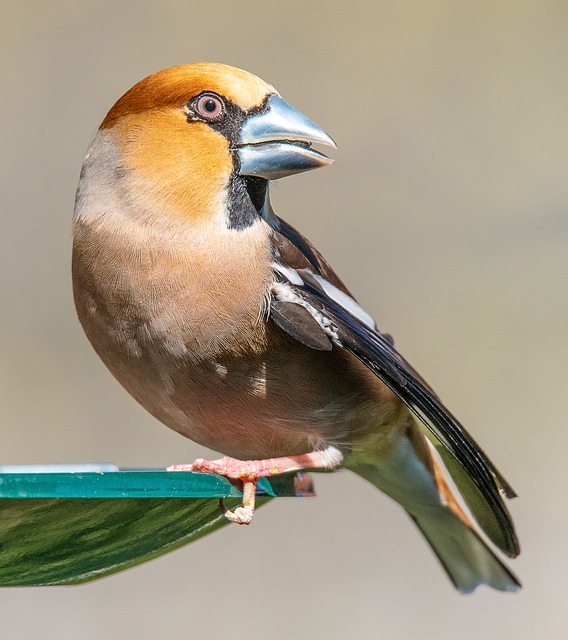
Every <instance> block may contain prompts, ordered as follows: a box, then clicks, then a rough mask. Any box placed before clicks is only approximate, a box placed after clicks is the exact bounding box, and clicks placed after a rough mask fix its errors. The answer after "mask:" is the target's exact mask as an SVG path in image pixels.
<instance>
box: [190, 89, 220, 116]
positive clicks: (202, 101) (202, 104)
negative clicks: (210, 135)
mask: <svg viewBox="0 0 568 640" xmlns="http://www.w3.org/2000/svg"><path fill="white" fill-rule="evenodd" d="M194 109H195V111H196V112H197V113H198V114H199V115H200V116H201V117H202V118H204V119H205V120H210V121H213V122H214V121H216V120H219V119H220V118H222V117H223V116H224V115H225V105H224V103H223V101H222V100H221V98H220V97H219V96H217V95H215V94H214V93H204V94H203V95H201V96H199V98H197V100H196V101H195V106H194Z"/></svg>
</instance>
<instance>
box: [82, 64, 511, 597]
mask: <svg viewBox="0 0 568 640" xmlns="http://www.w3.org/2000/svg"><path fill="white" fill-rule="evenodd" d="M314 143H315V144H320V145H328V146H332V147H334V146H335V144H334V142H333V140H332V139H331V138H330V137H329V136H328V135H327V134H326V133H325V132H324V131H323V130H322V129H320V127H318V126H317V125H316V124H315V123H314V122H312V121H311V120H310V119H308V118H307V117H306V116H304V115H303V114H301V113H300V112H299V111H297V110H296V109H294V108H293V107H291V106H290V105H289V104H288V103H287V102H285V101H284V100H283V99H282V98H281V97H280V95H279V94H278V92H277V91H276V90H275V89H274V88H273V87H271V86H270V85H268V84H266V83H265V82H263V81H262V80H260V79H259V78H257V77H256V76H254V75H251V74H249V73H247V72H245V71H241V70H239V69H235V68H233V67H228V66H225V65H222V64H212V63H199V64H188V65H182V66H178V67H173V68H171V69H166V70H165V71H160V72H159V73H156V74H154V75H152V76H150V77H148V78H146V79H145V80H142V81H141V82H139V83H138V84H136V85H135V86H134V87H133V88H132V89H130V91H128V92H127V93H126V94H125V95H123V96H122V98H120V100H118V102H117V103H116V104H115V105H114V106H113V107H112V109H111V110H110V111H109V112H108V114H107V116H106V117H105V119H104V120H103V122H102V124H101V126H100V128H99V130H98V132H97V133H96V135H95V137H94V139H93V141H92V143H91V146H90V148H89V150H88V152H87V156H86V158H85V162H84V164H83V169H82V172H81V179H80V183H79V187H78V191H77V200H76V206H75V215H74V238H73V286H74V297H75V304H76V307H77V312H78V315H79V319H80V321H81V323H82V325H83V328H84V330H85V333H86V334H87V336H88V338H89V340H90V342H91V344H92V345H93V347H94V349H95V351H96V352H97V353H98V354H99V356H100V357H101V359H102V360H103V362H104V363H105V365H106V366H107V367H108V368H109V369H110V371H111V372H112V374H113V375H114V376H115V377H116V379H117V380H118V381H119V382H120V384H121V385H122V386H123V387H124V388H125V389H126V390H127V391H128V392H129V393H130V394H131V395H132V396H133V397H134V398H135V399H136V400H137V401H138V402H139V403H140V404H141V405H142V406H143V407H145V408H146V409H147V410H148V411H149V412H150V413H151V414H152V415H153V416H154V417H156V418H157V419H158V420H160V421H161V422H163V423H164V424H165V425H167V426H168V427H170V428H171V429H174V430H175V431H177V432H178V433H180V434H182V435H184V436H186V437H187V438H190V439H191V440H194V441H195V442H197V443H199V444H201V445H203V446H205V447H209V448H211V449H215V450H217V451H219V452H222V453H223V454H224V455H225V456H230V457H223V458H220V459H218V460H214V461H205V460H201V459H200V460H196V461H195V462H194V463H193V464H192V465H174V466H173V467H171V469H174V470H190V471H194V472H209V473H218V474H221V475H224V476H226V477H228V478H231V479H237V480H240V481H242V483H243V505H242V506H241V507H239V508H237V509H235V511H234V512H231V511H228V510H227V511H226V515H227V517H228V518H229V519H231V520H233V521H235V522H239V523H241V524H242V523H249V522H250V520H251V518H252V514H253V510H254V496H255V483H256V481H257V480H258V478H260V477H262V476H269V475H274V474H279V473H285V472H291V471H296V470H302V469H318V468H319V469H336V468H339V467H345V468H347V469H350V470H351V471H353V472H355V473H356V474H358V475H359V476H361V477H363V478H365V479H366V480H368V481H369V482H371V483H372V484H374V485H375V486H376V487H378V488H379V489H380V490H381V491H383V492H384V493H386V494H387V495H388V496H390V497H391V498H393V499H394V500H396V502H398V503H399V504H400V505H402V507H403V508H404V509H405V510H406V511H407V512H408V514H409V515H410V517H411V518H412V520H413V521H414V522H415V523H416V525H417V526H418V528H419V529H420V530H421V531H422V533H423V534H424V536H425V537H426V539H427V540H428V542H429V543H430V545H431V546H432V548H433V550H434V552H435V553H436V555H437V556H438V558H439V560H440V562H441V563H442V565H443V567H444V569H445V570H446V572H447V573H448V575H449V577H450V579H451V580H452V582H453V583H454V585H455V586H456V587H457V588H458V589H459V590H460V591H461V592H463V593H470V592H472V591H473V590H474V589H475V588H476V587H477V586H479V585H482V584H486V585H489V586H490V587H493V588H494V589H498V590H501V591H517V590H518V589H519V588H520V584H519V582H518V580H517V578H516V577H515V576H514V575H513V574H512V573H511V571H510V570H509V569H508V568H507V567H506V566H505V565H504V564H503V563H502V562H501V560H500V559H499V558H498V557H497V556H496V555H495V554H494V553H493V552H492V551H491V550H490V549H489V547H488V545H487V544H486V543H485V542H484V541H483V540H482V539H481V538H480V536H479V535H478V534H477V533H476V531H475V529H474V526H473V524H472V520H471V519H470V516H468V515H466V513H465V512H464V510H463V509H462V507H461V506H460V504H459V503H458V501H457V500H456V498H455V497H454V494H453V493H452V491H451V490H450V488H449V486H448V484H447V482H446V480H445V479H444V476H445V473H446V469H447V471H448V472H449V473H450V474H451V476H452V479H453V481H454V482H455V485H456V486H457V487H458V489H459V491H460V493H461V494H462V496H463V498H464V500H465V503H466V504H467V506H468V507H469V510H470V512H471V514H472V516H473V517H474V518H475V520H476V521H477V523H478V524H479V526H480V528H481V529H482V530H483V532H484V533H485V534H486V536H487V538H489V540H490V541H491V542H493V543H494V544H495V545H496V546H497V547H499V549H501V550H502V551H503V552H504V553H505V554H507V555H508V556H511V557H514V556H516V555H517V554H518V553H519V545H518V541H517V537H516V534H515V530H514V526H513V523H512V521H511V518H510V516H509V513H508V511H507V508H506V506H505V504H504V500H503V497H502V496H506V497H508V498H511V497H513V496H514V495H515V493H514V492H513V490H512V488H511V487H510V486H509V484H508V483H507V482H506V480H505V479H504V478H503V476H502V475H501V474H500V473H499V471H498V470H497V469H496V468H495V466H494V464H493V463H492V462H491V460H490V459H489V458H488V457H487V456H486V455H485V453H484V452H483V451H482V450H481V449H480V447H479V446H478V445H477V443H476V442H475V441H474V440H473V438H472V437H471V436H470V435H469V434H468V432H467V431H466V430H465V429H464V427H463V426H462V425H461V424H460V423H459V422H458V420H457V419H456V418H455V417H454V416H453V415H452V414H451V413H450V412H449V411H448V409H446V407H445V406H444V405H443V404H442V402H441V401H440V399H439V398H438V396H437V395H436V394H435V393H434V391H432V389H431V388H430V387H429V386H428V384H427V383H426V382H425V381H424V379H423V378H421V377H420V375H419V374H418V373H417V372H416V371H415V370H414V369H413V368H412V366H411V365H410V364H409V363H408V362H407V361H406V360H405V359H404V358H403V357H402V356H401V355H400V354H399V352H398V351H397V350H396V349H395V347H394V345H393V341H392V339H391V337H390V336H389V335H388V334H384V333H381V332H380V331H379V330H378V329H377V326H376V324H375V322H374V321H373V319H372V318H371V317H370V316H369V314H368V313H367V312H366V311H364V310H363V309H362V308H361V307H360V306H359V304H358V303H357V302H356V301H355V300H354V299H353V297H352V296H351V295H350V293H349V291H348V290H347V289H346V287H345V285H344V284H343V283H342V282H341V280H340V279H339V278H338V277H337V275H336V274H335V273H334V272H333V270H332V269H331V267H330V266H329V264H328V263H327V262H326V261H325V259H324V258H323V257H322V255H321V254H320V253H319V252H318V251H317V249H316V248H315V247H314V246H313V245H312V244H311V243H310V242H309V241H308V240H307V239H306V238H304V237H303V236H302V235H301V234H300V233H299V232H298V231H296V230H295V229H294V228H293V227H291V226H290V225H289V224H288V223H287V222H285V221H284V220H282V219H281V218H279V217H278V216H277V215H276V214H275V213H274V211H273V209H272V207H271V205H270V200H269V184H270V181H271V180H277V179H278V178H282V177H284V176H289V175H292V174H294V173H300V172H302V171H308V170H310V169H315V168H318V167H324V166H326V165H328V164H330V162H331V160H330V159H329V158H327V157H326V156H325V155H323V154H322V153H320V152H319V151H316V150H315V149H314V148H312V144H314ZM434 446H435V447H436V449H437V451H438V453H435V450H434ZM441 462H443V464H444V466H443V467H442V464H441Z"/></svg>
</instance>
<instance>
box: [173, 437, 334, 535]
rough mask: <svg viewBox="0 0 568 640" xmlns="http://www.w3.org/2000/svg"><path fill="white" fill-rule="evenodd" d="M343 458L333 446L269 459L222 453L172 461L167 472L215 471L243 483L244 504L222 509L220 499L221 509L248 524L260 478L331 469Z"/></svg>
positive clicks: (238, 521)
mask: <svg viewBox="0 0 568 640" xmlns="http://www.w3.org/2000/svg"><path fill="white" fill-rule="evenodd" d="M342 460H343V454H342V453H341V452H340V451H339V450H338V449H336V448H335V447H327V448H326V449H321V450H318V451H312V452H311V453H305V454H302V455H299V456H287V457H282V458H268V459H266V460H237V458H229V457H228V456H224V457H223V458H218V459H217V460H203V458H198V459H197V460H196V461H195V462H193V463H192V464H172V465H171V466H169V467H168V468H167V470H168V471H191V472H193V473H216V474H217V475H220V476H223V477H225V478H229V479H230V480H241V481H242V483H243V504H242V506H240V507H237V508H236V509H235V511H230V510H229V509H226V508H225V505H224V504H223V501H221V510H222V511H223V513H224V514H225V517H226V518H227V519H228V520H230V521H231V522H235V523H237V524H250V523H251V521H252V518H253V515H254V506H255V497H256V483H257V481H258V479H259V478H266V477H268V476H275V475H278V474H281V473H289V472H291V471H301V470H303V469H334V468H335V467H338V466H339V465H340V464H341V462H342Z"/></svg>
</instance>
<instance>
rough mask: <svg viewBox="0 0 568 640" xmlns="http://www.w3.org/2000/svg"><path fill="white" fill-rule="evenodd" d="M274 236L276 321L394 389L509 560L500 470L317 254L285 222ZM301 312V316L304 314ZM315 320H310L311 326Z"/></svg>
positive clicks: (509, 529)
mask: <svg viewBox="0 0 568 640" xmlns="http://www.w3.org/2000/svg"><path fill="white" fill-rule="evenodd" d="M279 223H280V224H279V227H278V230H277V231H275V233H274V247H275V255H274V269H275V272H276V273H277V280H278V282H277V283H276V284H275V286H274V291H273V296H272V303H271V315H270V319H271V320H272V321H273V322H274V323H275V324H276V325H277V326H279V327H280V328H281V329H282V330H283V331H286V332H287V333H288V334H290V335H291V336H292V337H294V338H295V339H297V340H299V341H300V342H302V343H303V344H306V345H308V346H310V347H312V348H314V349H324V350H326V349H329V348H330V347H331V345H333V346H336V347H339V348H343V349H346V350H347V351H349V352H350V353H352V354H353V355H354V356H355V357H356V358H358V359H359V360H360V361H361V362H363V363H364V364H365V365H366V366H367V367H368V368H369V369H370V370H371V371H372V372H373V373H374V374H375V375H376V376H377V377H378V378H380V379H381V380H382V381H383V382H384V383H385V384H386V385H388V386H389V387H390V388H391V389H392V390H393V391H394V392H395V393H396V394H397V395H398V396H399V397H400V398H401V399H402V400H403V401H404V402H405V403H406V405H407V406H408V407H409V409H410V410H411V411H412V412H413V413H414V414H415V415H416V416H417V417H418V418H419V420H420V421H421V423H422V424H423V425H424V426H425V427H426V428H427V432H426V433H427V435H429V437H430V438H431V439H432V440H433V441H434V442H435V444H437V445H438V447H437V448H438V450H439V451H440V454H441V456H442V458H443V460H444V462H445V463H446V466H447V467H448V470H449V471H450V473H451V474H452V477H453V478H454V480H455V481H456V484H457V485H458V487H459V488H460V490H461V492H462V494H463V495H464V497H465V499H466V501H467V502H468V505H469V506H470V508H471V510H472V512H473V514H474V515H475V517H476V519H477V520H478V522H479V524H480V525H481V527H482V528H483V529H484V531H485V532H486V533H487V535H488V536H489V537H490V538H491V540H493V542H494V543H495V544H496V545H497V546H498V547H499V548H501V549H502V550H503V551H504V552H505V553H506V554H507V555H509V556H511V557H515V556H516V555H518V553H519V544H518V541H517V538H516V535H515V531H514V527H513V524H512V521H511V518H510V515H509V513H508V511H507V508H506V506H505V504H504V502H503V499H502V497H501V493H503V494H504V495H505V496H507V497H509V498H512V497H514V496H515V495H516V494H515V492H514V491H513V489H512V488H511V486H510V485H509V484H508V483H507V481H506V480H505V479H504V478H503V476H502V475H501V474H500V473H499V471H498V470H497V469H496V467H495V465H494V464H493V463H492V462H491V460H490V459H489V458H488V457H487V455H486V454H485V453H484V452H483V450H482V449H481V448H480V447H479V445H478V444H477V443H476V442H475V441H474V439H473V438H472V437H471V436H470V435H469V433H468V432H467V431H466V430H465V429H464V427H463V426H462V425H461V424H460V423H459V421H458V420H457V419H456V418H455V417H454V416H453V415H452V414H451V413H450V412H449V411H448V409H446V407H445V406H444V405H443V404H442V402H441V401H440V400H439V398H438V397H437V396H436V394H435V393H434V392H433V391H432V389H430V387H429V386H428V385H427V384H426V383H425V382H424V380H423V379H422V378H421V377H420V376H419V375H418V374H417V373H416V371H415V370H414V369H413V368H412V367H411V366H410V364H409V363H408V362H406V360H405V359H404V358H403V357H402V356H401V355H400V354H399V353H398V351H397V350H396V349H395V347H394V345H393V343H392V340H391V339H390V336H386V335H383V334H382V333H381V332H380V331H379V330H378V329H377V327H376V324H375V322H374V321H373V320H372V318H371V317H370V316H369V314H368V313H367V312H366V311H364V310H363V309H362V308H361V307H360V306H359V304H358V303H357V302H356V301H355V300H354V299H353V298H352V297H351V295H350V294H349V292H348V291H347V289H346V288H345V286H344V285H343V283H342V282H341V280H340V279H339V278H338V277H337V276H336V275H335V273H334V272H333V270H332V269H331V267H330V266H329V265H328V263H327V262H326V261H325V260H324V259H323V257H322V256H321V255H320V254H319V252H317V250H316V249H315V248H314V247H313V246H312V245H311V244H310V243H309V242H308V241H307V240H306V239H305V238H303V237H302V236H301V235H300V234H299V233H298V232H297V231H296V230H295V229H293V228H292V227H291V226H290V225H288V224H287V223H285V222H284V221H283V220H279ZM299 308H300V309H301V311H298V309H299ZM308 316H309V318H308Z"/></svg>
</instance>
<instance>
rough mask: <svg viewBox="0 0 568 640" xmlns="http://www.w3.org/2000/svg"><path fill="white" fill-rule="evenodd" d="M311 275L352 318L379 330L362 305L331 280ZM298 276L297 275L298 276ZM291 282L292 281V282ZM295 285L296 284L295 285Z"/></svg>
mask: <svg viewBox="0 0 568 640" xmlns="http://www.w3.org/2000/svg"><path fill="white" fill-rule="evenodd" d="M307 271H309V273H310V275H311V276H312V278H314V280H317V281H318V283H319V284H320V285H321V288H322V289H323V290H324V291H325V292H326V293H327V295H328V296H329V297H330V298H331V299H332V300H335V302H337V304H339V305H341V306H342V307H343V308H344V309H345V310H346V311H349V313H350V314H351V315H352V316H355V317H356V318H357V320H360V321H361V322H362V323H363V324H365V325H367V326H368V327H369V329H373V331H376V330H377V325H376V324H375V321H374V320H373V318H371V316H370V315H369V314H368V313H367V312H366V311H365V309H363V307H362V306H361V305H359V304H358V303H357V302H355V300H353V298H352V297H351V296H348V295H347V294H346V293H344V292H343V291H341V289H338V288H337V287H336V286H335V285H334V284H331V282H329V280H326V279H325V278H322V276H320V275H318V274H317V273H313V272H312V271H310V270H309V269H307ZM296 275H297V274H296ZM290 282H291V281H290ZM294 284H295V283H294Z"/></svg>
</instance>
